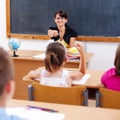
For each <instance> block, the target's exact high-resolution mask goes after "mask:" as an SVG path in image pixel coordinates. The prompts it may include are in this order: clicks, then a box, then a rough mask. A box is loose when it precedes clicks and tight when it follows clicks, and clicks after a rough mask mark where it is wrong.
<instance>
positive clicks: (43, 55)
mask: <svg viewBox="0 0 120 120" xmlns="http://www.w3.org/2000/svg"><path fill="white" fill-rule="evenodd" d="M33 58H35V59H44V58H45V53H42V54H39V55H35V56H33Z"/></svg>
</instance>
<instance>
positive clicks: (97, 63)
mask: <svg viewBox="0 0 120 120" xmlns="http://www.w3.org/2000/svg"><path fill="white" fill-rule="evenodd" d="M6 1H9V0H0V21H1V25H0V36H1V37H0V47H3V48H4V49H5V50H7V51H10V49H9V47H8V40H9V38H8V37H7V33H6V31H7V25H6V21H7V20H6V12H7V9H6ZM85 1H86V0H85ZM113 1H114V0H112V2H113ZM97 38H98V39H99V37H97ZM115 38H119V36H116V37H115ZM18 39H19V40H20V41H21V46H20V48H19V49H18V51H17V54H20V52H19V51H24V50H31V51H45V49H46V45H47V40H44V39H41V40H39V39H23V38H18ZM119 41H120V40H116V41H112V42H111V41H109V39H108V40H107V41H104V40H100V41H96V40H89V39H88V40H86V41H84V40H82V41H80V40H78V41H77V42H80V43H81V44H82V45H83V46H84V48H85V53H92V54H93V56H92V57H91V58H90V60H89V62H88V65H87V73H88V74H89V73H90V74H94V71H100V72H101V71H102V72H101V73H103V71H106V70H107V69H109V68H112V67H113V66H114V64H113V63H114V56H115V52H116V48H117V45H118V43H119ZM22 54H23V53H22ZM26 54H29V53H27V52H26ZM33 55H34V54H33ZM29 56H30V55H29ZM31 56H32V55H31ZM28 59H29V58H28ZM14 61H15V62H16V65H15V66H17V64H19V65H18V67H20V68H21V69H22V67H24V65H22V63H21V62H20V61H19V59H17V58H15V59H14ZM23 61H24V60H23ZM19 62H20V63H19ZM25 62H26V61H25ZM38 62H39V61H36V62H35V63H34V65H35V66H34V69H35V68H36V66H38ZM26 63H27V62H26ZM27 64H28V63H27ZM28 66H29V65H28ZM31 66H32V65H30V66H29V67H25V68H23V71H22V72H26V71H28V69H30V67H31ZM17 72H18V73H19V72H20V73H21V75H22V77H24V76H25V75H26V73H25V74H23V73H22V72H21V71H20V70H17ZM18 73H17V75H18ZM98 74H99V73H98ZM21 75H18V76H17V77H16V78H17V79H19V82H18V84H21V83H20V77H21ZM99 77H100V76H99ZM92 79H94V78H92ZM28 83H31V81H30V82H28ZM28 83H25V84H24V86H23V88H22V87H21V86H22V84H23V81H22V84H21V86H20V88H17V91H18V90H21V89H25V87H27V85H28ZM88 84H89V82H88V83H86V86H87V87H88V88H89V89H91V86H89V85H88ZM92 84H93V83H92ZM95 87H96V86H95ZM95 87H94V88H95ZM95 89H99V87H98V88H95ZM26 90H27V88H26ZM26 90H25V94H27V91H26ZM91 92H92V91H91ZM17 94H18V93H15V99H17V98H19V95H20V96H21V97H22V99H21V100H20V98H19V99H18V101H15V100H14V99H13V100H12V101H10V102H9V103H8V106H26V102H25V101H26V99H27V97H28V96H27V95H23V94H22V93H20V94H19V95H17ZM24 100H25V101H24ZM28 104H30V105H34V104H35V105H36V106H40V107H46V108H52V109H57V108H58V111H60V113H64V115H65V117H64V118H63V119H64V120H73V119H74V118H75V116H76V120H77V119H79V118H80V117H81V118H83V120H94V119H96V116H97V119H98V120H99V119H107V116H106V115H105V114H104V113H107V112H108V114H109V115H110V116H109V119H110V120H113V119H115V118H116V119H115V120H118V119H120V115H119V113H120V110H114V109H113V110H111V109H107V110H106V109H103V110H102V109H101V108H97V109H96V110H95V100H94V102H93V103H92V104H94V105H93V106H92V105H90V107H89V108H88V109H87V108H86V107H85V108H84V107H83V106H80V107H78V106H76V105H74V106H69V105H65V106H64V105H58V104H53V105H51V104H49V103H44V102H42V103H40V104H41V105H39V102H35V103H32V102H31V101H29V102H28ZM74 111H76V113H74ZM90 111H92V112H90ZM101 111H103V112H101ZM71 113H73V114H71ZM86 113H87V114H88V116H87V115H86ZM80 114H81V116H80ZM91 114H94V115H93V116H92V115H91ZM95 114H96V116H95ZM69 115H70V116H69ZM61 116H62V115H61ZM62 117H63V116H62ZM56 120H57V119H56ZM58 120H59V119H58ZM60 120H62V119H60Z"/></svg>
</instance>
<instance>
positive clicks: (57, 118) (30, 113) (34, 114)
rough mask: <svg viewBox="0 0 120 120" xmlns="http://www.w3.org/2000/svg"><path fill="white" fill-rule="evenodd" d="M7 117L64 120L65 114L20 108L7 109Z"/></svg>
mask: <svg viewBox="0 0 120 120" xmlns="http://www.w3.org/2000/svg"><path fill="white" fill-rule="evenodd" d="M6 115H13V116H17V117H19V118H21V119H23V120H48V119H49V120H64V117H65V115H64V114H62V113H58V112H45V111H42V110H38V109H26V108H20V107H13V108H6Z"/></svg>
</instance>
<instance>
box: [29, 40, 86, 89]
mask: <svg viewBox="0 0 120 120" xmlns="http://www.w3.org/2000/svg"><path fill="white" fill-rule="evenodd" d="M76 48H77V50H78V51H79V53H80V66H79V71H74V72H72V71H71V72H70V71H68V70H66V69H64V65H65V63H66V61H67V52H66V48H65V47H64V45H63V44H61V43H59V42H53V43H50V44H48V46H47V49H46V52H45V54H46V58H45V59H44V64H45V68H43V67H42V68H39V69H37V70H33V71H30V72H29V73H28V75H27V77H28V78H32V79H39V80H40V84H43V85H50V86H60V87H68V86H71V84H72V80H80V79H81V78H82V77H83V75H84V74H85V71H86V64H85V58H84V51H83V47H82V46H81V45H80V44H77V45H76Z"/></svg>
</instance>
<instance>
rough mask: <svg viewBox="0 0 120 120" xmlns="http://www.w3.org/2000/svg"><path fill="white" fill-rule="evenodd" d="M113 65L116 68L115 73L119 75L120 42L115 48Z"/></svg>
mask: <svg viewBox="0 0 120 120" xmlns="http://www.w3.org/2000/svg"><path fill="white" fill-rule="evenodd" d="M114 65H115V67H116V69H117V71H116V73H117V75H120V44H119V45H118V47H117V50H116V55H115V60H114Z"/></svg>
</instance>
